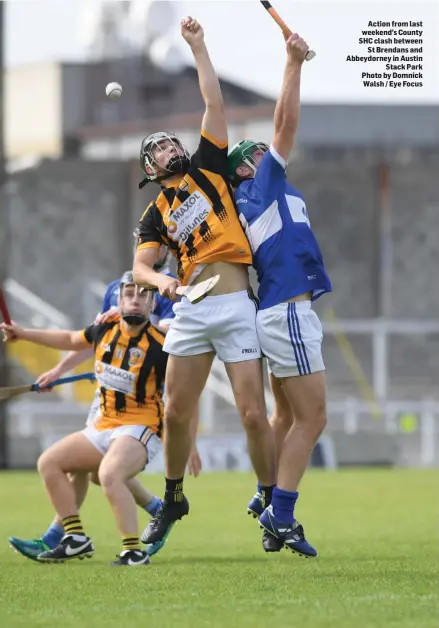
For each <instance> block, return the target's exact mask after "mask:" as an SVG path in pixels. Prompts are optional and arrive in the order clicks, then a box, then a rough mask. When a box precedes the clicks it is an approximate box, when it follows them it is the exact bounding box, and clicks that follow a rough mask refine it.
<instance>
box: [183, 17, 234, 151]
mask: <svg viewBox="0 0 439 628" xmlns="http://www.w3.org/2000/svg"><path fill="white" fill-rule="evenodd" d="M181 34H182V36H183V37H184V39H185V40H186V41H187V43H188V44H189V46H190V47H191V50H192V54H193V55H194V59H195V65H196V68H197V72H198V80H199V83H200V91H201V96H202V98H203V100H204V104H205V105H206V110H205V113H204V117H203V123H202V130H203V132H204V133H205V134H206V135H208V136H209V135H210V136H211V137H212V138H215V139H216V140H217V141H218V142H220V143H223V144H227V123H226V116H225V113H224V103H223V96H222V93H221V87H220V83H219V80H218V77H217V75H216V72H215V69H214V67H213V65H212V62H211V60H210V57H209V53H208V51H207V48H206V44H205V42H204V31H203V29H202V27H201V25H200V24H199V23H198V22H197V21H196V20H194V19H192V18H191V17H186V18H184V19H183V20H182V21H181ZM209 139H210V138H209Z"/></svg>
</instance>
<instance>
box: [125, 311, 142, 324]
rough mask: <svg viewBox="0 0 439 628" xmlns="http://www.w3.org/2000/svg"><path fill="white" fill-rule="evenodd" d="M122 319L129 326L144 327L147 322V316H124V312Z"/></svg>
mask: <svg viewBox="0 0 439 628" xmlns="http://www.w3.org/2000/svg"><path fill="white" fill-rule="evenodd" d="M122 318H123V320H124V321H125V323H126V324H127V325H142V324H143V323H146V320H147V316H146V315H145V314H124V313H123V312H122Z"/></svg>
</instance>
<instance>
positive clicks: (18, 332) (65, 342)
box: [0, 322, 90, 351]
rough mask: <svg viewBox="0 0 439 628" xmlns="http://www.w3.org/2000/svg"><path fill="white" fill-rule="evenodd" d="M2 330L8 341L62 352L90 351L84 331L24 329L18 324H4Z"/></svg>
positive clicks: (0, 327) (1, 326)
mask: <svg viewBox="0 0 439 628" xmlns="http://www.w3.org/2000/svg"><path fill="white" fill-rule="evenodd" d="M0 329H2V331H3V332H4V335H5V337H6V339H7V340H27V341H28V342H32V343H34V344H37V345H43V346H44V347H51V348H52V349H59V350H60V351H81V350H82V349H88V348H89V347H90V343H89V342H88V341H87V340H86V338H85V336H84V332H82V331H63V330H60V329H24V328H23V327H20V326H19V325H17V324H16V323H14V322H12V323H11V325H7V324H6V323H2V324H1V325H0Z"/></svg>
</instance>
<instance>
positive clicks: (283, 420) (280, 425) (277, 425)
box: [269, 409, 294, 433]
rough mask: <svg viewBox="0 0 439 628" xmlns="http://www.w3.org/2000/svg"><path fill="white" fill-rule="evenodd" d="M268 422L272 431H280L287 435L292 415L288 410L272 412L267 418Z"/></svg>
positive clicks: (292, 418)
mask: <svg viewBox="0 0 439 628" xmlns="http://www.w3.org/2000/svg"><path fill="white" fill-rule="evenodd" d="M269 422H270V425H271V427H272V428H273V430H275V431H276V430H280V431H282V432H285V433H287V432H288V431H289V430H290V428H291V427H292V426H293V423H294V414H293V412H292V411H291V410H290V409H288V411H286V412H282V411H279V410H277V409H275V410H274V412H273V414H272V415H271V417H270V418H269Z"/></svg>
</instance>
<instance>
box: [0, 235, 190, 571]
mask: <svg viewBox="0 0 439 628" xmlns="http://www.w3.org/2000/svg"><path fill="white" fill-rule="evenodd" d="M133 235H135V238H136V239H137V236H138V234H137V233H135V234H133ZM167 261H168V256H167V250H166V247H163V250H162V251H161V252H160V256H159V260H158V262H157V264H156V267H155V268H156V270H157V272H168V269H167ZM119 293H120V279H116V280H114V281H112V282H111V283H110V284H109V285H108V286H107V289H106V291H105V295H104V298H103V302H102V307H101V313H100V314H99V315H98V316H97V318H96V320H95V323H99V322H102V321H103V320H105V319H106V318H107V315H108V314H109V313H110V312H112V311H118V308H119ZM172 306H173V303H172V301H170V300H169V299H166V298H165V297H160V295H157V294H156V295H155V299H154V305H153V309H152V312H151V314H150V316H149V319H150V321H151V323H152V324H153V325H155V326H156V327H158V328H159V329H160V330H162V331H164V332H165V333H166V331H167V329H168V328H169V324H170V322H171V320H172V318H173V317H174V313H173V311H172ZM92 356H93V349H84V350H82V351H71V352H70V353H69V354H68V355H67V356H66V357H65V358H63V359H62V360H61V361H60V362H59V363H58V364H57V365H56V366H55V367H54V368H53V369H51V370H50V371H47V372H46V373H43V374H42V375H41V376H40V377H39V378H38V379H37V382H38V383H39V384H40V385H41V386H49V385H50V384H51V383H52V382H53V381H55V380H56V379H59V378H60V377H62V376H63V375H65V374H66V373H68V372H70V371H71V370H73V369H74V368H76V367H78V366H80V365H81V364H83V362H85V361H86V360H88V359H89V358H91V357H92ZM99 408H100V392H99V387H97V389H96V394H95V397H94V400H93V402H92V404H91V407H90V411H89V414H88V416H87V421H86V425H92V424H93V423H94V422H95V420H96V418H97V415H98V413H99ZM197 425H198V417H195V418H194V422H193V427H192V434H193V446H192V450H191V455H190V458H189V463H188V471H189V474H190V475H194V477H197V476H198V475H199V473H200V471H201V459H200V456H199V453H198V450H197V447H196V432H197ZM69 479H70V481H71V482H72V485H73V487H74V490H75V495H76V501H77V505H78V508H80V507H81V506H82V504H83V503H84V501H85V498H86V496H87V492H88V487H89V480H91V481H92V483H93V484H96V485H99V477H98V474H97V473H88V472H76V473H71V474H69ZM127 485H128V486H129V489H130V490H131V492H132V494H133V496H134V499H135V500H136V503H137V505H138V506H139V507H140V508H142V509H143V510H145V511H146V512H147V513H148V514H149V515H151V516H152V517H153V516H154V515H155V514H156V512H157V510H158V508H159V507H160V505H161V503H162V501H161V499H160V498H159V497H157V496H156V495H154V494H153V493H151V492H150V491H148V490H147V489H146V488H144V486H143V485H142V483H141V482H140V481H139V480H137V479H136V478H131V479H130V480H128V482H127ZM64 534H65V532H64V528H63V526H62V525H61V520H60V518H59V517H58V516H55V518H54V520H53V521H52V523H51V524H50V525H49V527H48V528H47V530H46V532H45V533H44V534H43V535H42V536H41V537H40V538H35V539H20V538H17V537H10V538H9V543H10V545H11V546H12V547H13V549H15V550H17V551H18V552H20V553H21V554H23V555H24V556H26V557H27V558H31V559H35V558H36V556H38V554H40V553H41V552H42V551H45V550H47V549H52V548H54V547H56V546H57V545H58V543H59V542H60V541H61V539H62V538H63V536H64ZM165 541H166V539H164V540H162V541H161V542H158V543H155V544H151V545H148V546H147V551H148V554H149V555H150V556H152V555H154V554H156V553H157V552H158V551H159V550H160V549H161V548H162V547H163V545H164V542H165Z"/></svg>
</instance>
